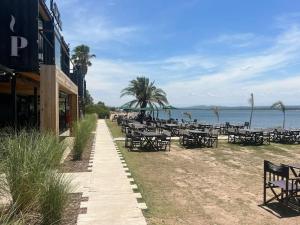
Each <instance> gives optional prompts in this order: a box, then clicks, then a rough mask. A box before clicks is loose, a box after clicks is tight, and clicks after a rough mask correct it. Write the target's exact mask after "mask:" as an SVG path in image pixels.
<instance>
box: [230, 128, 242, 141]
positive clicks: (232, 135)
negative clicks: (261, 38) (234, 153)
mask: <svg viewBox="0 0 300 225" xmlns="http://www.w3.org/2000/svg"><path fill="white" fill-rule="evenodd" d="M227 135H228V143H236V142H237V141H238V140H239V139H240V138H239V137H238V136H237V131H236V129H235V128H228V130H227Z"/></svg>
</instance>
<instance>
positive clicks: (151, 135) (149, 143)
mask: <svg viewBox="0 0 300 225" xmlns="http://www.w3.org/2000/svg"><path fill="white" fill-rule="evenodd" d="M139 134H140V135H142V137H143V141H142V144H141V145H142V148H145V149H150V150H156V151H159V145H158V141H157V140H158V139H159V138H161V137H162V136H163V134H161V133H156V132H147V131H143V132H139Z"/></svg>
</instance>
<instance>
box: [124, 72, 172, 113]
mask: <svg viewBox="0 0 300 225" xmlns="http://www.w3.org/2000/svg"><path fill="white" fill-rule="evenodd" d="M126 95H129V96H133V97H134V98H135V99H134V100H132V101H130V102H128V103H127V104H128V106H129V107H133V106H134V107H135V108H137V107H140V108H141V117H142V118H144V116H145V113H146V110H145V108H147V107H150V108H151V109H153V110H154V109H155V108H157V106H165V105H166V104H168V99H167V95H166V93H165V92H164V91H163V90H162V89H160V88H157V87H156V86H155V85H154V81H153V82H150V81H149V78H146V77H137V78H136V79H135V80H131V81H130V82H129V85H128V87H126V88H124V89H123V90H122V91H121V97H123V96H126Z"/></svg>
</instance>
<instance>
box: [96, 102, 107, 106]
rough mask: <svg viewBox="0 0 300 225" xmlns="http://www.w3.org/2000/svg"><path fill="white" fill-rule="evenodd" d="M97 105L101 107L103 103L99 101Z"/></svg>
mask: <svg viewBox="0 0 300 225" xmlns="http://www.w3.org/2000/svg"><path fill="white" fill-rule="evenodd" d="M97 105H103V106H105V104H104V102H101V101H99V102H98V103H97Z"/></svg>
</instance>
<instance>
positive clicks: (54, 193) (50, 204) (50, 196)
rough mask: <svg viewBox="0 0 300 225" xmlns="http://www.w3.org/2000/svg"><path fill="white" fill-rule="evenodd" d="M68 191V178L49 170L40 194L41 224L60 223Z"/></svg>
mask: <svg viewBox="0 0 300 225" xmlns="http://www.w3.org/2000/svg"><path fill="white" fill-rule="evenodd" d="M69 192H70V180H68V179H67V178H66V177H65V176H64V175H62V174H58V173H54V172H51V173H50V174H49V175H48V176H47V179H46V180H45V182H44V186H43V188H42V192H41V195H40V201H39V202H40V213H41V215H42V225H49V224H53V225H55V224H60V222H61V219H62V215H63V212H64V208H65V206H66V204H67V201H68V193H69Z"/></svg>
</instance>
